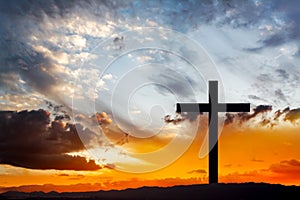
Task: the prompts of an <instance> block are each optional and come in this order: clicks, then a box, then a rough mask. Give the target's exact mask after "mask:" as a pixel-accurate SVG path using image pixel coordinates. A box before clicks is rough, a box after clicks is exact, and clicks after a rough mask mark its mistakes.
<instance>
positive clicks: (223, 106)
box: [176, 81, 250, 184]
mask: <svg viewBox="0 0 300 200" xmlns="http://www.w3.org/2000/svg"><path fill="white" fill-rule="evenodd" d="M208 93H209V95H208V98H209V103H177V104H176V112H177V113H181V112H208V118H209V135H208V138H209V149H210V152H209V155H208V159H209V161H208V172H209V175H208V176H209V183H210V184H211V183H218V112H250V103H219V101H218V81H209V88H208Z"/></svg>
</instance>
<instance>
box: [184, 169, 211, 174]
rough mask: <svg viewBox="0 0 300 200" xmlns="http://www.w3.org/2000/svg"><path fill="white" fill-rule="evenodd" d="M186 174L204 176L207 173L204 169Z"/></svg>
mask: <svg viewBox="0 0 300 200" xmlns="http://www.w3.org/2000/svg"><path fill="white" fill-rule="evenodd" d="M187 173H188V174H194V173H196V174H206V173H207V171H206V170H204V169H194V170H192V171H189V172H187Z"/></svg>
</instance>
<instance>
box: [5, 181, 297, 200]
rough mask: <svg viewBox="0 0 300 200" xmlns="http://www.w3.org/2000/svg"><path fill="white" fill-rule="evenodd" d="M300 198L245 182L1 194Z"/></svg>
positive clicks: (289, 190) (290, 190) (289, 189)
mask: <svg viewBox="0 0 300 200" xmlns="http://www.w3.org/2000/svg"><path fill="white" fill-rule="evenodd" d="M299 196H300V187H299V186H283V185H272V184H266V183H243V184H210V185H208V184H205V185H191V186H174V187H168V188H160V187H142V188H138V189H126V190H111V191H98V192H63V193H57V192H49V193H44V192H31V193H25V192H14V191H9V192H5V193H3V194H0V199H104V200H106V199H286V198H289V197H299Z"/></svg>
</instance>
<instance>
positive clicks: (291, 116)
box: [284, 108, 300, 123]
mask: <svg viewBox="0 0 300 200" xmlns="http://www.w3.org/2000/svg"><path fill="white" fill-rule="evenodd" d="M299 119H300V108H297V109H292V110H287V111H286V115H285V118H284V120H288V121H290V122H292V123H294V122H295V121H297V120H299Z"/></svg>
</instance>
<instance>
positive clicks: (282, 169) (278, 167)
mask: <svg viewBox="0 0 300 200" xmlns="http://www.w3.org/2000/svg"><path fill="white" fill-rule="evenodd" d="M269 170H270V171H272V172H275V173H278V174H290V175H292V176H293V175H296V174H300V161H299V160H296V159H291V160H283V161H281V162H280V163H277V164H273V165H271V166H270V168H269Z"/></svg>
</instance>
